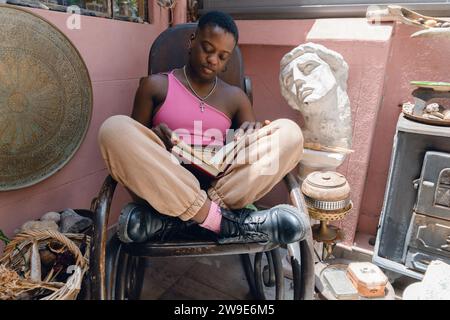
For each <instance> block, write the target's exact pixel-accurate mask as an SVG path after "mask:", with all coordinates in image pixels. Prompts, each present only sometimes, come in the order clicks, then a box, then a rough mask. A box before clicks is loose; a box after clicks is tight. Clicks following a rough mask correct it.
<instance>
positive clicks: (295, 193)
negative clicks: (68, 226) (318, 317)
mask: <svg viewBox="0 0 450 320" xmlns="http://www.w3.org/2000/svg"><path fill="white" fill-rule="evenodd" d="M284 182H285V183H286V185H287V187H288V189H289V196H290V198H291V202H292V204H293V205H294V206H295V207H297V208H298V209H299V213H300V214H304V215H307V216H308V218H309V214H308V209H307V207H306V204H305V199H304V198H303V194H302V192H301V191H300V184H299V182H298V180H297V179H296V178H295V176H294V175H293V174H292V173H288V174H287V175H286V176H285V177H284ZM293 245H294V244H289V245H288V250H289V249H291V250H289V252H290V256H291V263H292V264H296V265H300V268H301V279H299V280H300V283H301V288H300V292H299V293H298V294H299V296H298V297H295V298H296V299H297V298H298V299H300V300H312V299H313V296H314V285H315V273H314V242H313V237H312V230H311V228H309V230H308V231H307V234H306V238H305V239H304V240H302V241H300V243H299V246H300V252H298V250H295V247H294V246H293ZM290 246H291V248H290ZM300 259H301V263H300Z"/></svg>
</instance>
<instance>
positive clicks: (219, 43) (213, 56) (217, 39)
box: [190, 26, 235, 80]
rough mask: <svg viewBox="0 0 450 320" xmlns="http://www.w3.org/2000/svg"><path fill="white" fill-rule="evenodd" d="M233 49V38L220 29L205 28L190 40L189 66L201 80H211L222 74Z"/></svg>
mask: <svg viewBox="0 0 450 320" xmlns="http://www.w3.org/2000/svg"><path fill="white" fill-rule="evenodd" d="M234 47H235V39H234V36H233V35H232V34H231V33H229V32H227V31H225V30H224V29H222V28H220V27H217V26H215V27H211V26H207V27H205V28H203V29H200V30H198V31H197V34H196V36H195V38H194V39H193V40H192V50H191V55H190V65H191V67H192V68H193V69H194V70H193V71H194V72H195V73H196V74H197V75H198V76H199V77H200V78H202V79H205V80H211V79H214V78H215V77H216V75H217V74H218V73H220V72H222V71H223V70H224V68H225V65H226V63H227V62H228V60H229V59H230V58H231V54H232V52H233V49H234Z"/></svg>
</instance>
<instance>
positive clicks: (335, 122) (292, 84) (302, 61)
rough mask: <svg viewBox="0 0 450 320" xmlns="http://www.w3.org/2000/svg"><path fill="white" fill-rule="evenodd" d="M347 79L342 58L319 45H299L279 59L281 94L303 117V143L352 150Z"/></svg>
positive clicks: (345, 66) (346, 70)
mask: <svg viewBox="0 0 450 320" xmlns="http://www.w3.org/2000/svg"><path fill="white" fill-rule="evenodd" d="M347 77H348V65H347V63H346V62H345V61H344V59H343V57H342V56H341V55H340V54H339V53H337V52H335V51H332V50H330V49H328V48H326V47H324V46H322V45H320V44H315V43H306V44H302V45H299V46H298V47H296V48H294V49H293V50H291V51H290V52H289V53H287V54H286V55H284V57H283V59H281V62H280V79H279V80H280V87H281V94H282V95H283V97H284V98H285V99H286V101H287V103H288V104H289V105H290V106H291V107H292V108H293V109H295V110H299V111H300V112H301V113H302V115H303V118H304V120H305V126H304V127H303V128H302V130H303V135H304V139H305V142H310V143H320V144H321V145H323V146H333V147H343V148H350V147H351V140H352V126H351V110H350V101H349V99H348V95H347V92H346V90H347Z"/></svg>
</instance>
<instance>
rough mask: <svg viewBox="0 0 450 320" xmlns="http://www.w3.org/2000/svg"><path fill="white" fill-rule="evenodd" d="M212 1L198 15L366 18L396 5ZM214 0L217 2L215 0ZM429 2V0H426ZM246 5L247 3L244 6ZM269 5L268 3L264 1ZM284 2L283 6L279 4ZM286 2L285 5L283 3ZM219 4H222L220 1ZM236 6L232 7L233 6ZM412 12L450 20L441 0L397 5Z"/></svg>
mask: <svg viewBox="0 0 450 320" xmlns="http://www.w3.org/2000/svg"><path fill="white" fill-rule="evenodd" d="M210 1H211V0H209V1H208V0H206V1H202V0H199V1H198V2H199V13H200V15H201V14H204V13H206V12H208V11H211V10H219V11H223V12H226V13H229V14H230V15H231V16H232V17H233V18H234V19H237V20H278V19H315V18H362V17H365V16H366V11H367V7H368V6H369V5H370V6H374V5H377V6H379V7H380V9H382V8H386V7H387V5H388V4H396V3H395V1H394V3H379V4H377V3H376V2H377V1H376V0H373V3H371V4H369V3H366V4H364V3H359V4H358V3H355V4H322V5H301V4H297V5H296V4H294V3H295V2H297V3H298V2H301V1H300V0H298V1H295V0H284V1H274V2H276V5H275V4H274V5H273V6H271V5H267V4H262V5H261V4H255V2H256V1H254V0H253V1H252V0H250V1H246V0H227V5H213V4H210V5H208V4H207V7H205V2H206V3H208V2H210ZM213 1H214V0H213ZM338 1H339V0H334V1H333V0H324V1H322V2H329V3H332V2H338ZM423 1H426V0H423ZM245 2H248V4H247V5H245ZM262 2H263V3H267V2H268V1H262ZM280 2H281V3H280ZM282 2H284V4H283V3H282ZM343 2H349V1H343ZM355 2H357V0H355ZM361 2H369V0H362V1H361ZM219 3H220V2H219ZM234 3H235V4H236V5H233V4H234ZM397 4H398V5H401V6H403V7H405V8H408V9H410V10H414V11H418V12H420V13H421V14H423V15H428V16H434V17H450V0H442V2H439V3H436V2H434V3H408V2H403V3H397Z"/></svg>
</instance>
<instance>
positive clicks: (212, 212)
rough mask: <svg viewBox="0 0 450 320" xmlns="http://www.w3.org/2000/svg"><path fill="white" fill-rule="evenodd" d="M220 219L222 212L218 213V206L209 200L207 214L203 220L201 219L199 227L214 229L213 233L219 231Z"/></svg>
mask: <svg viewBox="0 0 450 320" xmlns="http://www.w3.org/2000/svg"><path fill="white" fill-rule="evenodd" d="M221 221H222V214H221V213H220V207H219V205H218V204H217V203H215V202H213V201H211V206H210V207H209V212H208V216H207V217H206V219H205V221H203V223H202V224H200V227H203V228H206V229H208V230H211V231H214V232H215V233H219V232H220V222H221Z"/></svg>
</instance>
